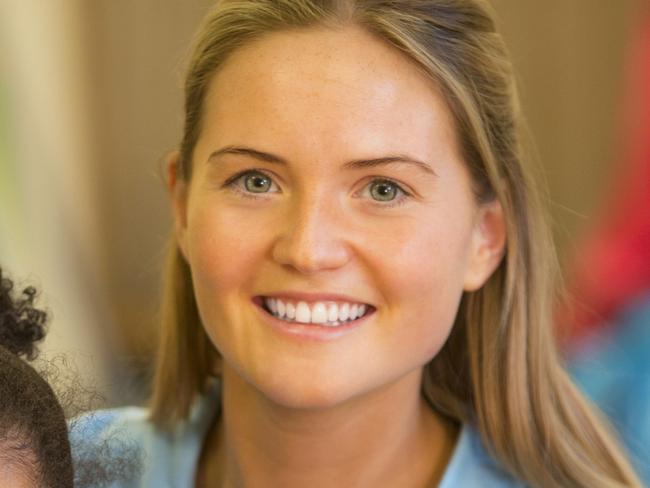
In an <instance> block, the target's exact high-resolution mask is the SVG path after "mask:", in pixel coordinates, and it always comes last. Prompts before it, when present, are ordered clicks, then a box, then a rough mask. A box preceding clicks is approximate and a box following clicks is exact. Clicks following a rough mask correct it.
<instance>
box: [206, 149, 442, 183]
mask: <svg viewBox="0 0 650 488" xmlns="http://www.w3.org/2000/svg"><path fill="white" fill-rule="evenodd" d="M224 154H237V155H242V156H248V157H251V158H254V159H258V160H260V161H264V162H266V163H272V164H282V165H285V166H286V165H288V162H287V160H286V159H284V158H281V157H280V156H277V155H275V154H271V153H268V152H264V151H258V150H257V149H252V148H250V147H246V146H226V147H224V148H221V149H218V150H216V151H214V152H212V154H210V156H209V157H208V162H211V161H213V160H214V159H216V158H218V157H219V156H222V155H224ZM392 163H406V164H412V165H414V166H416V167H417V168H419V169H420V170H422V171H424V172H425V173H427V174H430V175H433V176H438V175H437V174H436V172H435V171H434V170H433V168H431V166H430V165H428V164H427V163H424V162H422V161H419V160H417V159H415V158H412V157H410V156H406V155H402V154H395V155H390V156H384V157H381V158H372V159H354V160H352V161H348V162H346V163H344V164H343V166H342V168H343V169H362V168H374V167H377V166H385V165H388V164H392Z"/></svg>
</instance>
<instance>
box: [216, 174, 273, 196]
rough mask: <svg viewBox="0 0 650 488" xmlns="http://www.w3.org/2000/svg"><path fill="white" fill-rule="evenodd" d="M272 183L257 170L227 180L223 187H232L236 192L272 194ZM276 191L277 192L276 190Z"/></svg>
mask: <svg viewBox="0 0 650 488" xmlns="http://www.w3.org/2000/svg"><path fill="white" fill-rule="evenodd" d="M274 185H275V184H274V183H273V180H272V179H271V177H270V176H267V175H266V174H265V173H262V172H261V171H258V170H247V171H243V172H241V173H237V174H236V175H234V176H233V177H231V178H229V179H228V180H227V181H226V182H225V183H224V185H223V186H224V187H234V188H235V189H236V190H237V191H239V192H241V193H243V194H247V193H274V191H272V190H273V189H274ZM276 191H277V190H276Z"/></svg>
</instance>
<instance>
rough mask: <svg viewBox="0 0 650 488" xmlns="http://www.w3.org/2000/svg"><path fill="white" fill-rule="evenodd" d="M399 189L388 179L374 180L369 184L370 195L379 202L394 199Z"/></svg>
mask: <svg viewBox="0 0 650 488" xmlns="http://www.w3.org/2000/svg"><path fill="white" fill-rule="evenodd" d="M399 190H400V189H399V187H398V186H397V185H396V184H395V183H393V182H392V181H388V180H375V181H373V182H372V183H371V184H370V195H371V196H372V198H374V199H375V200H378V201H380V202H390V201H392V200H395V197H396V196H397V194H398V192H399Z"/></svg>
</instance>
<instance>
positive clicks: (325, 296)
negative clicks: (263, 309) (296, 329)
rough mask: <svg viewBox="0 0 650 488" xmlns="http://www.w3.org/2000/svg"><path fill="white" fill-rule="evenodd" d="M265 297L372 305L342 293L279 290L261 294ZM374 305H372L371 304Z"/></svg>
mask: <svg viewBox="0 0 650 488" xmlns="http://www.w3.org/2000/svg"><path fill="white" fill-rule="evenodd" d="M259 296H261V297H265V298H279V299H280V300H282V299H286V300H291V301H296V302H300V301H302V302H348V303H363V304H365V305H370V304H369V303H367V302H365V301H364V300H359V299H357V298H354V297H351V296H348V295H342V294H340V293H306V292H297V291H279V292H274V293H267V294H264V295H259ZM370 306H372V305H370Z"/></svg>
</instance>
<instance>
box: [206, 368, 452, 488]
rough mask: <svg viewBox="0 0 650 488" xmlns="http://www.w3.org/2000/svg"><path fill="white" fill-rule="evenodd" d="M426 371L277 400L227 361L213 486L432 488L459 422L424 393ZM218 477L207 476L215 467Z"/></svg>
mask: <svg viewBox="0 0 650 488" xmlns="http://www.w3.org/2000/svg"><path fill="white" fill-rule="evenodd" d="M420 381H421V371H417V372H415V373H412V374H410V375H408V376H406V377H404V378H402V379H400V380H398V381H396V382H394V383H393V384H390V385H388V386H385V387H383V388H381V389H379V390H375V391H372V392H369V393H366V394H364V395H362V396H360V397H357V398H355V399H353V400H350V401H347V402H345V403H344V404H341V405H337V406H335V407H331V408H323V409H292V408H287V407H284V406H281V405H277V404H274V403H272V402H270V401H269V400H268V398H266V397H264V396H263V395H262V394H261V393H260V392H259V391H258V390H256V389H254V388H253V387H252V386H251V385H250V384H248V383H247V382H245V381H244V380H243V379H242V378H241V377H240V376H238V375H237V374H236V373H235V372H233V371H232V370H229V369H228V368H227V367H225V368H224V371H223V383H222V392H223V395H222V402H223V411H222V412H223V415H222V417H221V419H220V421H219V422H218V424H216V425H215V428H214V429H213V431H212V432H211V433H210V434H209V437H208V439H207V441H206V446H205V449H204V455H203V456H202V464H204V466H205V468H206V469H205V472H206V476H205V478H206V479H210V481H211V482H210V483H209V484H207V483H206V484H207V485H208V486H233V487H241V486H270V485H272V486H285V487H293V486H296V487H298V486H301V487H302V486H310V487H319V486H328V487H329V486H351V485H354V486H429V485H432V484H436V483H437V482H438V481H439V479H440V478H441V477H442V474H443V472H444V469H445V467H446V465H447V462H448V460H449V457H450V456H451V452H452V450H453V445H454V443H455V438H456V436H457V426H455V425H454V424H452V423H450V422H448V421H446V420H445V419H443V418H442V417H441V416H439V415H437V414H436V413H435V412H434V411H433V410H432V409H431V408H430V407H429V406H428V405H427V404H426V402H425V401H424V399H423V398H422V396H421V394H420ZM210 471H211V472H212V475H211V476H209V475H207V474H208V473H209V472H210Z"/></svg>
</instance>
